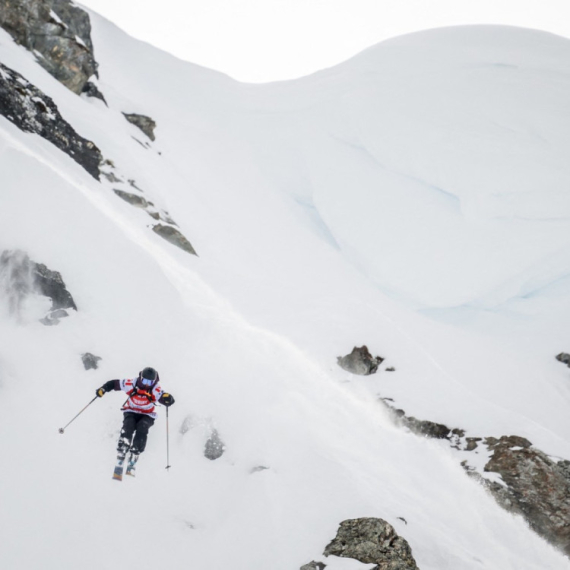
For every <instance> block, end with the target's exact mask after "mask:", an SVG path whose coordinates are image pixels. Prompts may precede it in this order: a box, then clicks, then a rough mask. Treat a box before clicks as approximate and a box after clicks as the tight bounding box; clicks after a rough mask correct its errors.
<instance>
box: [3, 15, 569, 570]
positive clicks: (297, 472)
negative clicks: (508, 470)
mask: <svg viewBox="0 0 570 570" xmlns="http://www.w3.org/2000/svg"><path fill="white" fill-rule="evenodd" d="M92 23H93V28H94V31H93V32H94V36H93V42H94V46H95V51H96V56H97V59H98V61H99V64H100V68H99V71H100V81H99V87H100V89H101V91H102V92H103V93H104V94H105V98H106V99H107V101H108V103H109V108H107V107H105V106H104V105H103V104H102V102H100V101H97V100H93V99H86V98H84V97H77V96H76V95H74V94H73V93H71V92H69V91H68V90H66V89H65V88H64V87H63V86H61V85H60V84H58V83H57V82H56V81H55V80H54V79H53V78H51V77H50V76H49V75H48V74H47V73H46V72H45V71H44V70H43V69H41V68H40V67H39V66H38V65H37V64H36V63H35V61H34V59H33V56H31V55H30V54H28V53H27V52H25V51H24V50H23V49H22V48H20V47H18V46H16V45H14V44H13V43H12V41H11V40H10V39H9V37H8V36H7V34H5V33H4V32H1V33H0V60H2V61H3V63H5V64H6V65H8V66H10V67H14V68H16V69H17V70H18V71H19V72H20V73H22V74H23V75H24V76H25V77H26V78H27V79H28V80H29V81H31V82H32V83H34V84H35V85H37V86H38V87H40V88H41V89H42V90H43V91H44V92H45V93H46V94H47V95H49V96H50V97H52V98H53V99H54V101H55V102H56V104H57V105H58V107H59V109H60V111H61V113H62V115H63V116H64V118H65V119H66V120H68V121H69V122H70V123H71V124H72V125H73V126H74V128H75V129H76V130H77V131H78V132H79V133H80V134H81V135H82V136H84V137H86V138H88V139H90V140H93V141H94V142H95V143H96V144H97V146H98V147H99V148H100V149H101V151H102V153H103V155H104V156H105V157H106V158H108V159H111V160H113V162H114V163H115V165H116V167H117V170H118V171H119V172H120V173H121V174H123V175H124V176H125V177H127V178H132V179H135V180H136V184H137V186H138V187H140V188H142V189H143V190H144V192H145V196H146V197H148V198H149V199H150V200H152V201H153V202H154V203H155V204H156V205H157V207H161V208H165V209H166V210H168V211H169V213H170V214H171V215H172V216H173V218H174V219H175V220H176V221H177V223H178V224H179V226H180V229H181V231H182V232H183V233H184V234H185V235H186V236H187V237H188V239H189V240H190V241H191V242H192V245H193V246H194V247H195V248H196V250H197V252H198V254H199V256H200V257H199V258H197V257H194V256H190V255H188V254H186V253H184V252H182V251H181V250H178V249H176V248H174V247H173V246H171V245H170V244H168V243H166V242H165V241H163V240H161V238H160V237H159V236H157V235H155V234H154V233H153V232H151V231H150V230H149V227H150V225H151V223H152V222H153V220H152V219H151V218H150V217H149V216H148V215H147V214H146V213H145V212H143V211H141V210H138V209H135V208H132V207H131V206H129V205H128V204H126V203H125V202H123V201H121V200H120V199H118V198H117V197H116V196H115V195H114V193H113V192H112V188H113V187H114V185H113V184H112V183H110V182H108V181H106V180H105V181H103V182H102V183H97V182H96V181H94V180H93V179H92V178H91V177H90V176H89V175H88V174H87V173H86V172H84V171H83V170H82V169H81V167H80V166H79V165H77V164H76V163H74V162H73V161H72V160H70V159H69V157H67V156H66V155H64V154H62V153H60V152H59V151H57V149H55V148H54V147H52V146H51V145H50V144H49V143H48V142H47V141H45V140H43V139H40V138H39V137H37V136H32V135H24V134H22V133H21V132H20V131H18V130H17V128H16V127H15V126H14V125H12V124H11V123H9V122H8V121H6V120H4V119H1V120H0V172H1V173H2V174H1V177H2V178H1V180H2V192H1V196H2V207H1V208H0V250H1V249H21V250H25V251H26V252H28V253H29V255H30V257H31V258H32V259H33V260H35V261H38V262H42V263H45V264H46V265H47V266H48V267H49V268H50V269H53V270H57V271H60V272H61V273H62V276H63V278H64V280H65V282H66V285H67V286H68V288H69V290H70V291H71V292H72V294H73V296H74V299H75V301H76V303H77V306H78V308H79V311H78V313H77V314H75V315H72V316H71V317H69V318H68V319H64V320H62V322H61V324H60V325H58V326H56V327H44V326H43V325H41V324H39V323H38V322H37V318H40V316H41V315H40V314H39V312H40V310H41V307H37V310H38V314H37V315H33V314H32V313H33V311H28V312H27V313H26V315H25V320H26V323H25V324H22V323H16V321H14V320H8V319H2V321H1V322H0V338H1V339H2V342H1V343H0V394H1V396H2V400H3V402H4V412H3V414H2V415H1V416H0V426H1V433H2V434H3V436H2V437H0V454H1V456H2V457H4V458H5V469H4V470H3V473H2V475H1V476H0V481H1V482H2V484H1V485H0V493H1V496H0V504H2V509H1V511H0V513H1V514H0V533H1V535H2V536H3V537H4V541H3V542H4V546H3V548H2V551H1V552H0V561H1V562H2V567H4V568H58V570H66V569H72V568H73V569H75V568H85V569H90V568H93V569H98V570H99V569H101V568H108V569H114V568H119V567H123V568H124V567H126V568H137V569H141V570H145V569H147V568H148V569H150V568H156V567H167V568H170V569H172V570H174V569H178V568H180V569H182V568H188V567H195V568H199V569H200V570H210V569H211V570H220V569H222V568H227V567H232V568H236V570H242V569H243V570H257V569H259V570H261V569H264V570H265V569H268V568H271V569H272V570H286V569H287V570H289V569H291V568H299V567H300V566H301V565H302V564H305V563H307V562H309V561H310V560H313V559H321V560H322V559H323V557H322V555H321V553H322V551H323V549H324V547H325V545H326V544H327V543H328V542H329V541H330V540H331V539H332V538H333V537H334V534H335V532H336V529H337V526H338V524H339V523H340V522H341V521H342V520H344V519H346V518H352V517H361V516H378V517H382V518H384V519H386V520H388V521H389V522H390V523H391V524H393V525H394V526H395V528H396V529H397V531H398V532H399V533H400V534H402V535H403V536H404V537H405V538H406V539H407V540H408V541H409V542H410V545H411V547H412V549H413V553H414V556H415V558H416V560H417V562H418V565H419V567H420V568H421V569H422V570H447V569H449V570H464V569H465V570H467V569H469V570H471V569H483V568H485V569H489V570H495V569H497V568H502V569H507V568H512V569H516V570H527V569H528V570H531V569H539V568H540V569H544V568H549V569H556V570H558V569H560V570H562V569H563V568H569V567H570V564H569V563H568V561H567V559H565V558H564V557H563V556H562V555H561V554H560V553H559V552H557V551H555V550H554V549H553V548H551V547H550V546H549V545H547V544H546V543H545V542H544V541H543V540H542V539H540V538H538V537H537V536H536V535H535V534H534V533H532V532H531V531H530V530H529V528H528V526H527V525H526V523H525V522H523V521H522V519H520V518H516V517H513V516H511V515H509V514H507V513H506V512H504V511H502V510H501V509H500V508H499V507H498V506H497V505H496V504H495V502H494V501H493V499H492V498H491V497H490V496H488V495H487V494H486V493H485V491H484V490H483V489H482V487H480V486H479V485H478V484H476V483H475V482H473V481H472V480H470V479H469V478H468V477H466V476H465V474H464V472H463V469H462V468H461V467H460V465H459V461H458V459H457V457H456V456H455V455H454V454H453V453H452V451H451V450H450V449H448V448H447V447H446V446H445V445H444V444H442V443H440V442H433V441H427V440H424V439H421V438H418V437H416V436H413V435H410V434H407V433H404V432H403V431H401V430H398V429H396V428H395V427H394V426H393V425H392V424H391V423H390V421H389V419H388V418H387V417H386V415H385V413H384V412H383V409H382V407H381V406H380V405H379V404H378V403H377V399H378V397H379V396H382V397H391V398H393V399H394V400H395V401H396V403H397V404H398V406H401V407H403V408H404V409H405V410H406V411H407V412H409V413H411V414H413V415H415V416H416V417H418V418H421V419H430V420H433V421H439V422H444V423H446V424H447V425H450V426H451V427H461V428H463V429H466V430H467V434H468V435H476V436H491V435H492V436H501V435H509V434H516V435H520V436H524V437H528V439H530V440H531V441H532V442H533V444H535V445H536V446H538V447H539V448H541V449H543V450H544V451H545V452H547V453H549V454H552V455H556V456H559V457H565V458H570V444H569V443H568V441H569V436H570V425H569V422H568V419H567V418H568V405H569V404H570V384H569V380H568V378H567V373H566V372H565V369H564V368H563V367H562V366H561V365H560V364H559V363H556V362H555V361H554V358H553V356H554V354H556V352H557V351H560V350H563V349H564V348H565V347H564V346H558V345H556V342H558V343H562V344H563V343H564V342H566V341H567V338H568V335H567V333H568V326H567V324H566V323H565V322H564V320H563V319H561V318H560V317H559V316H558V315H554V314H552V313H553V309H552V307H553V306H554V305H556V306H558V307H560V306H563V307H566V306H568V304H569V302H568V299H569V297H570V296H569V295H568V282H569V280H568V274H569V273H570V264H569V263H570V257H569V255H568V253H566V252H567V251H568V247H567V246H568V241H569V239H570V238H569V236H570V233H569V231H568V230H569V229H570V228H569V227H568V226H569V224H570V221H569V218H570V194H569V192H570V190H569V188H570V186H569V185H568V182H569V178H570V173H569V171H568V166H567V163H566V161H565V160H564V158H565V156H566V155H567V151H568V150H569V146H570V145H569V141H568V137H569V136H570V135H569V134H568V133H569V132H570V130H569V129H568V126H569V125H568V124H567V121H569V120H570V119H569V117H570V115H568V113H567V110H568V109H567V106H568V105H569V104H570V103H569V101H570V97H569V95H570V83H569V78H570V75H569V72H570V63H569V62H570V43H568V41H566V40H562V39H560V38H556V37H554V36H550V35H547V34H541V33H537V32H531V31H527V30H516V29H506V28H486V27H483V28H462V29H448V30H438V31H434V32H430V33H425V34H419V35H413V36H407V37H404V38H400V39H397V40H392V41H389V42H385V43H383V44H380V45H379V46H377V47H376V48H373V49H370V50H368V51H366V52H364V53H363V54H361V55H360V56H358V57H357V58H355V59H353V60H351V61H349V62H347V63H345V64H343V65H341V66H338V67H336V68H333V69H330V70H326V71H324V72H321V73H318V74H315V75H314V76H311V77H308V78H305V79H302V80H299V81H295V82H287V83H282V84H274V85H267V86H249V85H242V84H238V83H236V82H233V81H232V80H230V79H229V78H227V77H225V76H222V75H220V74H217V73H214V72H212V71H209V70H205V69H202V68H199V67H197V66H192V65H190V64H187V63H184V62H181V61H178V60H176V59H174V58H172V57H171V56H169V55H167V54H164V53H162V52H160V51H158V50H155V49H154V48H151V47H150V46H148V45H145V44H143V43H141V42H137V41H135V40H132V39H131V38H129V37H127V36H126V35H124V34H123V33H122V32H120V31H119V30H118V29H117V28H115V27H114V26H113V25H111V24H110V23H108V22H106V21H104V20H102V19H101V18H99V17H97V16H96V15H92ZM122 112H135V113H142V114H146V115H149V116H151V117H152V118H153V119H155V120H156V122H157V129H156V137H157V140H156V142H155V143H153V145H152V147H151V149H150V150H147V149H145V148H143V147H142V146H141V145H139V144H138V143H137V142H136V141H135V140H133V136H134V137H135V138H136V137H139V138H140V136H142V135H140V133H138V132H137V131H136V129H135V128H134V127H133V126H132V125H130V124H129V123H128V122H127V121H125V120H124V117H123V116H122V114H121V113H122ZM541 307H542V308H541ZM412 309H422V310H424V311H425V312H426V313H428V314H430V315H432V316H437V317H438V318H440V320H453V321H459V322H461V323H462V324H464V323H465V321H467V320H468V321H469V322H470V323H471V326H472V328H474V329H475V330H474V331H473V330H471V331H470V330H469V329H468V328H465V327H464V328H458V327H455V326H451V325H450V324H445V323H441V322H437V321H434V320H432V319H428V318H427V317H426V316H425V315H422V314H419V313H417V312H414V311H413V310H412ZM489 311H492V313H489ZM465 312H468V314H467V315H466V313H465ZM533 329H534V330H533ZM513 331H514V332H513ZM529 331H531V332H529ZM511 332H513V334H510V333H511ZM507 333H509V335H510V338H509V339H508V341H505V340H504V338H503V336H502V335H506V334H507ZM563 333H564V334H565V335H566V336H563ZM493 335H494V336H493ZM529 337H530V339H531V340H532V341H533V343H529V341H528V338H529ZM364 343H365V344H367V345H368V346H369V347H370V349H371V351H372V352H373V353H374V354H381V355H382V356H385V357H386V358H387V360H386V362H387V363H388V364H389V365H393V366H395V367H396V372H394V373H391V374H390V373H383V372H380V373H379V374H378V375H376V376H373V377H367V378H362V379H360V378H358V379H357V378H355V377H353V376H351V375H350V374H348V373H346V372H344V371H342V370H341V369H340V368H338V367H337V366H336V357H337V356H339V355H342V354H346V353H347V352H349V351H350V350H351V349H352V347H353V346H354V345H360V344H364ZM529 344H530V346H533V347H534V350H530V351H529V350H528V346H529ZM86 351H90V352H93V353H94V354H97V355H99V356H101V357H102V358H103V360H102V361H101V363H100V364H101V366H100V369H99V370H97V371H94V372H93V371H89V372H86V371H85V370H84V369H83V366H82V364H81V359H80V355H81V354H82V353H83V352H86ZM144 366H154V367H156V368H157V369H158V370H159V372H160V375H161V379H162V382H161V384H162V385H163V388H164V389H165V390H167V391H171V392H172V393H173V395H174V396H175V398H176V404H175V406H173V407H172V408H171V410H170V417H169V422H170V444H171V449H170V454H171V463H172V469H171V470H170V471H169V472H168V473H167V472H166V470H165V469H164V467H165V465H166V441H165V440H166V432H165V429H166V426H165V418H164V410H161V414H160V416H159V418H158V420H157V423H156V426H155V427H153V428H152V430H151V432H150V437H149V445H148V449H147V451H146V452H145V454H144V455H143V457H142V458H141V460H140V463H139V473H138V475H137V479H136V480H128V481H124V482H123V483H122V484H117V483H115V482H113V481H111V472H112V467H113V462H114V455H115V451H114V449H115V443H116V438H117V435H118V429H119V426H120V421H121V414H120V412H119V408H120V405H121V404H122V402H123V400H122V399H121V396H120V394H115V393H111V394H108V395H106V396H105V397H104V398H103V399H102V400H98V401H96V402H95V403H93V404H92V406H90V407H89V408H88V409H87V411H86V412H85V413H84V414H82V415H81V416H80V418H78V419H77V420H76V422H74V423H73V424H72V425H71V426H69V428H68V429H67V430H66V432H65V434H64V435H63V436H62V435H60V434H58V433H57V428H58V427H61V426H63V425H65V423H67V421H69V420H70V419H71V418H72V417H73V416H74V415H75V413H77V412H78V411H79V410H80V409H81V408H82V407H83V406H84V405H85V404H87V403H88V402H89V400H90V399H91V398H92V397H93V396H94V390H95V388H96V387H98V386H100V385H101V384H102V383H103V382H105V381H106V380H108V379H110V378H116V377H125V376H129V375H132V374H136V373H137V372H138V370H140V369H142V367H144ZM187 418H190V419H189V420H188V421H187V423H186V424H185V425H192V426H194V427H192V429H190V430H189V431H188V432H186V433H184V434H182V433H181V431H180V430H181V427H182V426H183V425H184V421H185V420H186V419H187ZM212 426H213V427H215V428H216V429H217V430H218V431H219V433H220V435H221V437H222V439H223V441H224V443H225V445H226V448H227V451H226V453H225V454H224V455H223V456H222V458H220V459H218V460H217V461H209V460H208V459H206V458H205V457H204V456H203V446H204V443H205V439H206V437H207V433H208V430H209V429H211V427H212ZM260 466H263V467H268V469H263V470H256V468H257V467H260ZM398 517H403V518H404V519H406V521H407V523H408V524H407V525H406V524H404V522H403V521H401V520H400V519H399V518H398ZM30 544H33V548H31V547H30ZM326 563H327V564H329V568H331V569H332V570H335V569H336V570H340V569H342V568H344V569H347V570H351V569H357V568H360V569H362V568H368V567H369V565H362V564H359V563H357V562H355V561H343V560H336V561H335V560H326Z"/></svg>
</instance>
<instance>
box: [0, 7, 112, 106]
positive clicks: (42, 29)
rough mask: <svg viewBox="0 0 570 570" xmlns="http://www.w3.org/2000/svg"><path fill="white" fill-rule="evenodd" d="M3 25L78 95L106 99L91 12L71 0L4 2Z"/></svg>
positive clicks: (0, 17) (0, 11) (0, 22)
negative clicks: (98, 80)
mask: <svg viewBox="0 0 570 570" xmlns="http://www.w3.org/2000/svg"><path fill="white" fill-rule="evenodd" d="M0 26H1V27H2V28H4V29H5V30H6V31H7V32H8V33H9V34H10V35H11V36H12V37H13V38H14V40H15V41H16V42H17V43H18V44H20V45H22V46H24V47H25V48H27V49H28V50H30V51H31V52H32V53H33V54H34V55H35V56H36V58H37V61H38V63H39V64H40V65H41V66H42V67H43V68H44V69H46V70H47V71H48V72H49V73H51V75H53V76H54V77H55V78H56V79H57V80H58V81H60V82H61V83H63V84H64V85H65V86H66V87H68V88H69V89H71V91H73V92H74V93H77V94H79V93H87V94H88V95H91V96H96V97H100V98H102V95H101V93H100V92H99V90H98V89H97V87H96V86H95V85H94V84H93V83H91V82H90V81H89V80H90V79H91V78H92V77H93V76H95V77H97V62H96V61H95V57H94V55H93V44H92V42H91V22H90V21H89V15H88V14H87V12H85V11H84V10H82V9H81V8H79V7H78V6H76V5H75V4H73V3H72V2H70V1H69V0H4V1H3V2H0Z"/></svg>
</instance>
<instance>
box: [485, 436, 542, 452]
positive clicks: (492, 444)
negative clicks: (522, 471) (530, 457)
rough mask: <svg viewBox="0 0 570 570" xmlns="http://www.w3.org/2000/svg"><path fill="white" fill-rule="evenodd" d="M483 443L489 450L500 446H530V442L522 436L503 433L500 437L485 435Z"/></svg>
mask: <svg viewBox="0 0 570 570" xmlns="http://www.w3.org/2000/svg"><path fill="white" fill-rule="evenodd" d="M485 445H486V446H487V447H488V448H489V449H490V450H494V449H495V448H496V447H499V446H500V447H501V448H505V447H506V448H509V449H510V448H512V447H523V448H525V449H526V448H527V447H531V446H532V443H531V442H530V441H529V440H528V439H526V438H524V437H519V436H518V435H504V436H503V437H501V438H500V439H497V438H496V437H486V438H485Z"/></svg>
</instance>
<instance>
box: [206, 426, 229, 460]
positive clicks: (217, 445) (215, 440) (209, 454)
mask: <svg viewBox="0 0 570 570" xmlns="http://www.w3.org/2000/svg"><path fill="white" fill-rule="evenodd" d="M225 450H226V446H225V445H224V442H223V441H222V439H221V437H220V434H219V433H218V430H217V429H215V428H214V429H212V433H211V434H210V437H209V438H208V441H206V445H205V446H204V457H206V458H207V459H210V460H211V461H214V460H216V459H219V458H220V457H221V456H222V455H223V454H224V451H225Z"/></svg>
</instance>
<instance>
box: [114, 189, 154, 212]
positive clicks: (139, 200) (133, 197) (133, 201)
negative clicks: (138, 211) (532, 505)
mask: <svg viewBox="0 0 570 570" xmlns="http://www.w3.org/2000/svg"><path fill="white" fill-rule="evenodd" d="M113 192H114V193H115V194H116V195H117V196H119V198H122V199H123V200H125V202H128V203H129V204H130V205H131V206H135V208H143V209H145V208H148V202H147V201H146V199H145V198H143V197H142V196H138V195H137V194H131V193H130V192H124V191H123V190H117V189H116V188H113Z"/></svg>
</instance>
